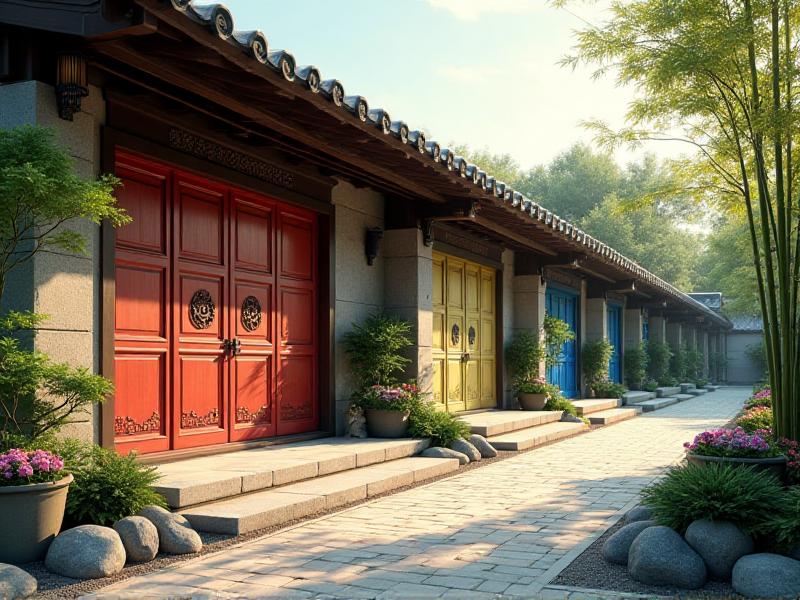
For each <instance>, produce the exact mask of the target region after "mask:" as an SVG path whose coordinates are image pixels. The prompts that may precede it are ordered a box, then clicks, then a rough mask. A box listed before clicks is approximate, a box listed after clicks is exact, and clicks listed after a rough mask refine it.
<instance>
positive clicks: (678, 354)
mask: <svg viewBox="0 0 800 600" xmlns="http://www.w3.org/2000/svg"><path fill="white" fill-rule="evenodd" d="M669 375H670V377H672V378H673V379H675V380H677V381H678V382H681V381H684V380H685V379H686V358H685V357H684V355H683V348H680V347H678V348H674V349H673V350H672V356H671V357H670V360H669Z"/></svg>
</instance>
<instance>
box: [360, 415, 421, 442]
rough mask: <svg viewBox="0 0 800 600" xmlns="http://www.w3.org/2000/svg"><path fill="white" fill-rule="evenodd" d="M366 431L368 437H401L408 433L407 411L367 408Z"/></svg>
mask: <svg viewBox="0 0 800 600" xmlns="http://www.w3.org/2000/svg"><path fill="white" fill-rule="evenodd" d="M364 414H365V415H366V417H367V433H368V434H369V436H370V437H379V438H401V437H405V436H406V435H408V425H409V420H408V416H409V414H410V413H409V411H407V410H381V409H378V408H368V409H367V410H365V411H364Z"/></svg>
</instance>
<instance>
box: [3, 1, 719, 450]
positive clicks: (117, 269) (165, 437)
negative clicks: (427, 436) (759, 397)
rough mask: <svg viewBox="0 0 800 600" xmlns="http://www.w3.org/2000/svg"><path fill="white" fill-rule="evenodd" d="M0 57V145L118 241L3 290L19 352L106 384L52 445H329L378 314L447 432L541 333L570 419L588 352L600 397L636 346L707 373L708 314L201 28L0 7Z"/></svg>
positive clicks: (373, 112)
mask: <svg viewBox="0 0 800 600" xmlns="http://www.w3.org/2000/svg"><path fill="white" fill-rule="evenodd" d="M0 39H2V41H3V45H2V46H0V48H2V52H3V53H4V54H3V58H4V61H2V63H0V67H1V68H0V82H1V83H2V85H0V127H3V128H11V127H15V126H20V125H24V124H36V125H44V126H47V127H50V128H52V129H53V130H55V132H56V135H57V137H58V139H59V141H60V143H62V144H63V145H64V146H65V147H67V148H68V149H69V151H70V153H71V155H72V156H73V158H74V159H75V168H76V169H77V171H78V172H79V173H80V174H81V175H84V176H86V177H92V176H97V175H99V174H101V173H114V174H115V175H116V176H117V177H118V178H119V179H120V180H121V182H122V186H121V187H120V188H119V189H118V191H117V197H118V200H119V203H120V205H121V206H122V207H124V208H125V209H126V210H127V211H128V213H129V214H130V216H131V217H132V218H133V221H132V223H131V224H129V225H126V226H124V227H122V228H120V229H117V230H114V229H113V228H111V227H108V226H101V227H96V226H94V225H92V224H89V223H79V224H77V225H76V227H77V228H78V229H79V230H80V231H81V232H83V233H84V234H85V235H86V236H87V238H88V239H89V241H90V244H89V253H88V255H87V256H74V257H72V256H69V257H63V256H53V255H41V256H38V257H37V258H36V259H35V260H34V261H33V262H32V263H31V264H30V265H29V267H28V268H26V269H25V270H21V271H19V272H17V273H16V274H15V279H14V281H13V282H12V284H11V285H10V290H11V291H10V300H9V302H10V307H14V308H22V309H32V310H35V311H37V312H42V313H46V314H48V315H50V321H49V322H48V324H47V326H46V328H44V329H43V330H41V331H39V332H37V335H36V337H35V342H34V344H35V346H36V348H37V349H39V350H42V351H44V352H47V353H49V354H50V355H51V356H52V357H53V358H55V359H57V360H63V361H67V362H71V363H73V364H77V365H82V366H86V367H89V368H91V369H93V370H94V371H96V372H98V373H102V374H103V375H105V376H106V377H108V378H110V379H111V380H112V381H113V382H114V384H115V387H116V392H115V395H114V397H113V398H111V399H109V401H108V402H106V403H105V404H104V405H102V406H100V407H98V408H97V409H96V411H95V414H94V415H93V418H92V420H91V422H89V423H87V424H85V425H76V426H73V429H72V430H71V431H69V432H67V433H68V434H71V435H78V436H80V437H83V438H86V439H92V440H94V441H96V442H98V443H101V444H103V445H105V446H109V447H116V448H118V449H119V450H121V451H128V450H136V451H138V452H141V453H170V452H171V453H180V452H189V451H191V450H192V449H195V448H209V447H211V448H219V447H221V446H225V447H227V448H231V447H239V446H241V445H242V444H248V443H254V442H257V443H263V442H265V441H266V442H270V443H271V442H274V441H282V440H297V439H302V438H303V437H310V436H317V435H341V434H342V433H344V430H345V426H346V415H345V413H346V408H347V404H348V401H349V396H350V394H351V393H352V391H353V381H352V380H351V378H350V374H349V370H348V365H347V361H346V357H345V355H344V353H343V351H342V348H341V341H342V337H343V336H344V334H345V333H346V332H348V331H349V330H350V329H351V328H352V325H353V324H354V323H359V322H361V321H363V319H364V318H365V317H366V316H367V315H369V314H371V313H373V312H376V311H386V312H389V313H391V314H394V315H398V316H400V317H402V318H404V319H406V320H408V321H409V322H410V323H411V324H412V327H413V332H414V333H413V336H414V346H413V352H412V355H411V356H410V358H411V359H412V362H411V365H410V367H409V370H408V371H409V372H408V375H409V377H413V378H415V379H417V380H418V381H419V383H420V385H421V387H422V388H423V389H424V390H426V391H429V392H430V393H431V395H432V398H433V399H434V400H435V401H436V402H438V403H439V404H440V405H441V408H442V409H443V410H449V411H453V412H462V411H469V410H476V409H488V408H498V407H499V408H511V407H513V406H514V399H513V394H512V390H511V384H510V378H509V376H508V374H507V373H506V370H505V368H504V361H503V349H504V347H505V345H506V344H507V342H508V341H509V340H510V339H511V338H512V337H513V336H514V334H515V333H516V332H518V331H521V330H530V331H539V329H540V328H541V326H542V324H543V321H544V317H545V314H552V315H555V316H557V317H559V318H561V319H563V320H564V321H566V322H567V323H569V324H570V326H571V327H572V328H573V330H574V331H575V333H576V339H575V341H574V342H571V343H569V344H567V346H566V347H565V348H564V352H563V353H562V358H561V361H560V363H559V364H558V365H557V366H555V367H553V368H551V369H550V370H549V371H548V373H547V375H548V378H549V379H550V380H551V381H552V382H554V383H557V384H558V385H559V386H560V387H561V389H562V390H563V391H564V393H565V395H567V396H568V397H581V396H583V395H584V394H585V390H584V389H583V382H582V377H581V370H580V348H581V344H582V343H583V342H585V341H589V340H593V339H598V338H606V339H608V340H609V341H611V342H612V344H613V345H614V347H615V352H614V357H613V359H612V366H611V370H610V373H609V377H610V378H611V379H612V380H616V381H621V380H622V378H623V366H622V365H623V359H624V352H625V348H631V347H633V346H636V345H638V344H640V343H641V342H642V341H643V340H645V339H651V340H656V341H666V342H669V343H671V344H673V345H678V346H679V345H681V344H684V343H689V344H691V345H693V346H696V347H700V348H702V349H704V350H705V355H706V356H708V355H709V354H710V353H711V352H724V349H725V335H726V334H725V332H726V331H727V329H728V328H729V326H730V325H729V323H728V321H727V320H726V319H724V318H723V317H722V316H721V315H720V314H718V312H716V311H714V310H712V309H710V308H708V307H707V306H705V305H704V304H703V303H701V302H698V301H697V300H695V299H693V298H691V297H690V296H688V295H687V294H684V293H682V292H681V291H680V290H678V289H676V288H674V287H673V286H671V285H670V284H668V283H667V282H665V281H663V280H661V279H659V278H658V277H656V276H655V275H653V274H651V273H649V272H647V271H646V270H645V269H643V268H642V267H640V266H639V265H637V264H636V263H635V262H633V261H631V260H629V259H627V258H625V257H624V256H622V255H620V254H619V253H617V252H616V251H614V250H613V248H611V247H610V246H608V245H606V244H604V243H603V242H601V241H599V240H597V239H594V238H592V237H591V236H589V235H587V234H586V233H584V232H583V231H581V230H579V229H578V228H577V227H575V226H574V225H573V224H571V223H569V222H567V221H565V220H563V219H561V218H559V217H558V216H557V215H554V214H552V213H551V212H549V211H547V210H546V209H545V208H544V207H541V206H539V205H538V204H536V203H535V202H532V201H530V200H529V199H527V198H525V197H524V196H523V195H522V194H520V193H519V192H516V191H515V190H513V189H511V188H510V186H507V185H505V184H504V183H503V182H500V181H497V180H496V179H495V178H494V177H493V176H492V175H491V173H484V172H483V171H481V170H480V169H479V168H478V167H476V166H475V165H472V164H468V163H467V161H466V160H464V159H463V158H461V157H458V156H454V155H453V153H452V152H451V151H450V150H449V149H448V148H444V147H441V146H440V145H439V144H437V143H436V142H435V141H433V140H431V139H428V138H427V137H426V136H425V134H424V132H421V131H418V130H414V128H413V127H412V126H410V125H407V124H406V123H404V122H402V121H401V120H397V119H393V118H392V117H390V115H389V113H388V112H387V111H386V110H383V109H380V108H377V107H371V106H370V105H369V103H368V100H367V99H365V98H363V97H361V96H358V95H350V94H349V90H348V91H347V92H346V91H345V84H343V83H342V82H339V81H337V80H335V79H328V78H324V77H323V76H322V75H321V74H320V73H319V71H318V70H317V69H316V68H314V67H313V66H300V65H299V63H297V62H296V61H295V58H294V57H293V56H292V55H291V53H289V52H286V51H283V50H274V49H272V48H270V47H269V44H268V41H267V38H266V36H264V35H263V34H262V33H260V32H242V31H237V30H236V28H235V22H234V16H233V15H231V14H230V12H229V11H228V10H227V9H226V8H225V7H224V6H221V5H193V4H192V3H191V2H188V1H186V0H173V1H172V2H164V1H161V0H105V1H89V0H87V1H86V2H76V3H70V4H69V5H63V4H62V3H58V2H53V1H45V0H40V1H34V0H27V1H25V2H23V3H21V4H20V3H0ZM68 64H78V65H79V66H80V68H78V69H77V71H74V70H72V71H71V70H69V69H66V68H65V65H68ZM76 72H77V75H76V74H75V73H76ZM81 73H85V78H82V77H84V76H83V75H81ZM70 77H71V78H72V79H70ZM707 368H708V366H706V369H707ZM722 377H723V376H722V375H719V376H717V377H716V378H717V379H721V378H722Z"/></svg>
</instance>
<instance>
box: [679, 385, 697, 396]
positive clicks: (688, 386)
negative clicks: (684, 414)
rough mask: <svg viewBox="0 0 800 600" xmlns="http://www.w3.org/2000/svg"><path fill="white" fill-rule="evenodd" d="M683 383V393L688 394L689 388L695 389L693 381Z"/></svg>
mask: <svg viewBox="0 0 800 600" xmlns="http://www.w3.org/2000/svg"><path fill="white" fill-rule="evenodd" d="M680 385H681V394H688V393H689V390H693V389H694V384H693V383H682V384H680Z"/></svg>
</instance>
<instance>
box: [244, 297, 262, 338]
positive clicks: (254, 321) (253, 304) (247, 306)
mask: <svg viewBox="0 0 800 600" xmlns="http://www.w3.org/2000/svg"><path fill="white" fill-rule="evenodd" d="M241 321H242V327H244V328H245V329H246V330H247V331H255V330H256V329H258V328H259V326H260V325H261V303H260V302H259V301H258V298H256V297H255V296H248V297H247V298H245V299H244V302H242V315H241Z"/></svg>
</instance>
